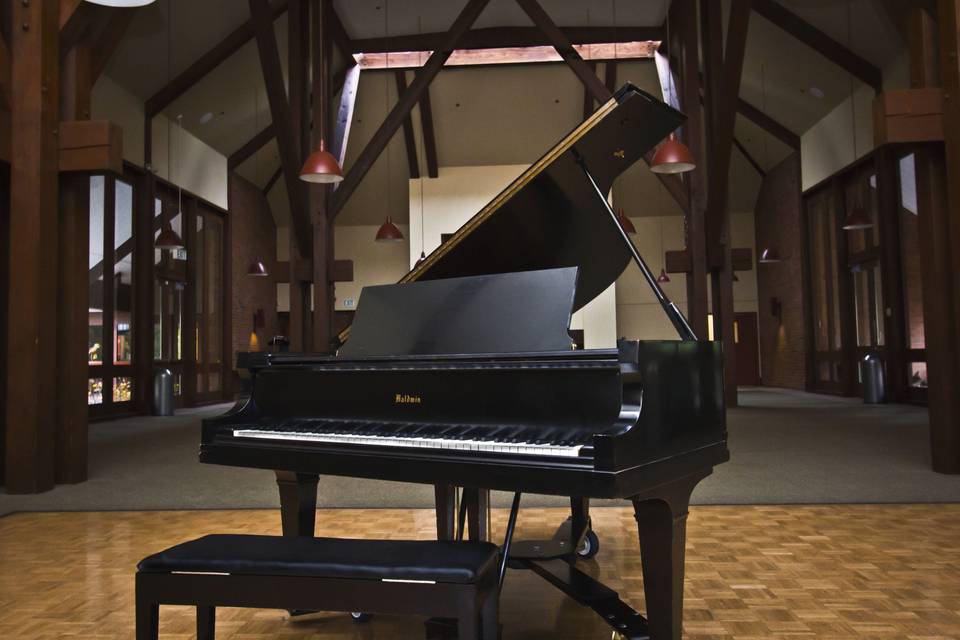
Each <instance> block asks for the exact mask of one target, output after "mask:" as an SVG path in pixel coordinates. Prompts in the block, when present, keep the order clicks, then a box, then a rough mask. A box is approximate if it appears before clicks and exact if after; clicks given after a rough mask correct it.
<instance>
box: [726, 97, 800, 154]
mask: <svg viewBox="0 0 960 640" xmlns="http://www.w3.org/2000/svg"><path fill="white" fill-rule="evenodd" d="M737 113H739V114H740V115H742V116H743V117H744V118H746V119H747V120H749V121H750V122H752V123H754V124H755V125H757V126H758V127H760V128H761V129H763V130H764V131H766V132H767V133H769V134H770V135H772V136H773V137H774V138H776V139H777V140H779V141H780V142H782V143H783V144H785V145H787V146H788V147H790V148H791V149H799V148H800V136H799V135H798V134H796V133H794V132H793V131H791V130H790V129H789V128H788V127H786V126H784V125H782V124H780V123H779V122H777V121H776V120H774V119H773V118H771V117H770V116H768V115H767V114H766V113H764V112H763V111H761V110H760V109H758V108H757V107H755V106H753V105H752V104H750V103H749V102H747V101H746V100H744V99H743V98H739V99H738V100H737Z"/></svg>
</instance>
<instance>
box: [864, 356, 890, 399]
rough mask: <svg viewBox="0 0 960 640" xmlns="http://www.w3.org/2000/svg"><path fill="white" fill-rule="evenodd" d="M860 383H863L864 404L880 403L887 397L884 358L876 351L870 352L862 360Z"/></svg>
mask: <svg viewBox="0 0 960 640" xmlns="http://www.w3.org/2000/svg"><path fill="white" fill-rule="evenodd" d="M860 383H861V384H862V385H863V403H864V404H880V403H882V402H883V401H884V399H885V398H886V395H887V385H886V381H885V380H884V377H883V360H881V359H880V356H879V355H877V354H876V353H868V354H867V355H866V356H864V358H863V360H861V361H860Z"/></svg>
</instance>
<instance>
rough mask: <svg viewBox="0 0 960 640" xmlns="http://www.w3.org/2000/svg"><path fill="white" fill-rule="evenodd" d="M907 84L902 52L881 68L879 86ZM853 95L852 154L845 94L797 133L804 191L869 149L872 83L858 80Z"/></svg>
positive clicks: (893, 86) (870, 143)
mask: <svg viewBox="0 0 960 640" xmlns="http://www.w3.org/2000/svg"><path fill="white" fill-rule="evenodd" d="M909 86H910V77H909V60H908V58H907V56H906V54H903V55H901V56H899V57H897V58H896V59H894V60H893V62H891V63H890V64H889V65H887V67H886V68H885V69H884V70H883V87H884V90H888V91H889V90H891V89H903V88H908V87H909ZM853 95H854V104H855V105H856V106H855V110H856V131H857V145H856V147H857V149H856V155H854V149H853V146H854V145H853V122H854V115H853V112H852V110H851V108H850V97H849V96H848V97H847V98H845V99H844V100H843V102H841V103H840V104H838V105H837V106H836V107H834V109H833V110H832V111H830V113H828V114H827V115H826V116H824V117H823V118H822V119H821V120H820V121H819V122H817V123H816V124H815V125H813V126H812V127H810V129H808V130H807V131H806V132H805V133H804V134H803V135H802V136H800V162H801V169H800V171H801V178H802V183H803V187H802V188H803V190H804V191H806V190H807V189H809V188H810V187H813V186H814V185H816V184H817V183H818V182H820V181H821V180H824V179H825V178H828V177H830V176H831V175H833V174H834V173H836V172H837V171H839V170H840V169H842V168H844V167H845V166H847V165H848V164H850V163H851V162H853V161H854V160H856V159H858V158H862V157H863V156H864V155H866V154H868V153H870V152H871V151H873V146H874V145H873V100H874V98H875V97H876V94H875V92H874V90H873V88H872V87H868V86H867V85H865V84H862V83H859V82H858V83H856V89H855V90H854V94H853Z"/></svg>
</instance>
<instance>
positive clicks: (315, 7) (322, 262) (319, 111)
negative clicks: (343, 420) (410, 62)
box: [309, 0, 333, 352]
mask: <svg viewBox="0 0 960 640" xmlns="http://www.w3.org/2000/svg"><path fill="white" fill-rule="evenodd" d="M332 11H333V8H332V4H331V2H330V1H329V0H312V3H311V6H310V26H311V32H312V33H311V35H312V40H311V43H310V44H311V46H310V52H311V65H312V70H313V72H312V74H311V75H312V76H313V93H312V95H313V100H312V104H311V106H312V114H313V137H312V140H310V143H311V148H313V147H315V146H317V145H319V144H320V140H321V139H325V136H326V135H327V132H329V131H330V60H331V57H332V55H333V40H332V38H331V36H330V20H331V15H332ZM328 197H329V190H328V187H327V186H326V185H322V184H320V185H311V186H310V189H309V200H310V212H311V218H312V220H313V349H314V351H319V352H327V351H329V350H330V338H331V336H332V332H333V286H332V283H331V282H330V263H331V262H332V260H333V225H332V224H330V219H329V217H328V216H327V198H328Z"/></svg>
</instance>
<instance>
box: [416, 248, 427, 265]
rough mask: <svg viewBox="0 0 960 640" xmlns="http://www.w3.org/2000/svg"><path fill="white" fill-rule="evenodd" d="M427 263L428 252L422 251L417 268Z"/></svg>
mask: <svg viewBox="0 0 960 640" xmlns="http://www.w3.org/2000/svg"><path fill="white" fill-rule="evenodd" d="M426 261H427V252H426V251H421V252H420V257H419V258H417V266H419V265H420V264H421V263H423V262H426Z"/></svg>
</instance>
